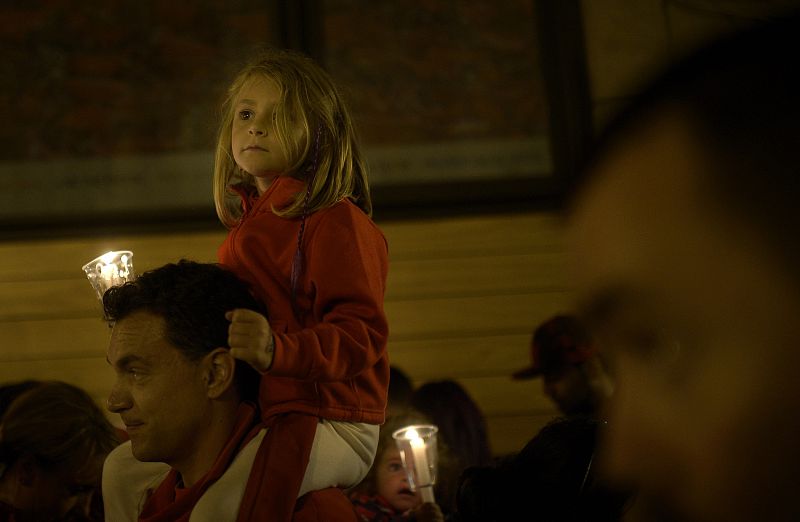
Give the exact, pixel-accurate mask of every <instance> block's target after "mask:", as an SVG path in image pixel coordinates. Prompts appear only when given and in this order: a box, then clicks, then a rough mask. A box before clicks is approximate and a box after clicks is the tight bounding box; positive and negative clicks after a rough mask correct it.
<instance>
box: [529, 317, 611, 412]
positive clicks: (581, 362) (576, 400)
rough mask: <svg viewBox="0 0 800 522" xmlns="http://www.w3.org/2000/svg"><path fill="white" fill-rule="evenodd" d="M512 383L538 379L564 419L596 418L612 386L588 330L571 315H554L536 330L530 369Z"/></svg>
mask: <svg viewBox="0 0 800 522" xmlns="http://www.w3.org/2000/svg"><path fill="white" fill-rule="evenodd" d="M513 377H514V378H515V379H532V378H535V377H541V378H542V387H543V389H544V393H545V395H547V396H548V397H549V398H550V399H551V400H552V401H553V402H554V403H555V404H556V406H558V409H559V410H560V411H561V413H563V414H564V415H589V416H596V415H597V413H598V410H599V409H600V406H601V405H602V403H603V401H604V400H605V399H606V398H607V397H608V396H609V395H611V392H612V388H613V386H612V384H611V380H610V378H609V377H608V375H607V373H606V371H605V368H604V366H603V363H602V361H601V360H600V356H599V355H598V352H597V347H596V344H595V343H594V341H593V340H592V337H591V335H590V334H589V330H588V329H587V328H586V326H585V325H584V324H583V322H582V321H581V320H580V319H579V318H578V317H576V316H574V315H566V314H561V315H555V316H553V317H551V318H550V319H548V320H547V321H545V322H543V323H542V324H540V325H539V326H537V327H536V330H534V332H533V338H532V340H531V365H530V366H529V367H527V368H524V369H522V370H519V371H517V372H514V375H513Z"/></svg>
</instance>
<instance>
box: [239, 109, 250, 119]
mask: <svg viewBox="0 0 800 522" xmlns="http://www.w3.org/2000/svg"><path fill="white" fill-rule="evenodd" d="M252 117H253V111H251V110H243V111H239V119H240V120H249V119H250V118H252Z"/></svg>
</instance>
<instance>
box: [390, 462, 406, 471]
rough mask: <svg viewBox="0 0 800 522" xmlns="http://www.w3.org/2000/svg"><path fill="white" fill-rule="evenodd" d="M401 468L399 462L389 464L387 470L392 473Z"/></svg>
mask: <svg viewBox="0 0 800 522" xmlns="http://www.w3.org/2000/svg"><path fill="white" fill-rule="evenodd" d="M401 469H403V466H401V465H400V464H389V471H391V472H392V473H394V472H396V471H400V470H401Z"/></svg>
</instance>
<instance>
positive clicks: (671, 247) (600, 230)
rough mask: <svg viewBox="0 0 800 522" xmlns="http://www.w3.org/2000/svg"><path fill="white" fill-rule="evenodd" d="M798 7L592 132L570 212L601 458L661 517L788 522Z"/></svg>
mask: <svg viewBox="0 0 800 522" xmlns="http://www.w3.org/2000/svg"><path fill="white" fill-rule="evenodd" d="M797 49H800V18H798V17H797V16H795V17H793V18H787V19H784V20H782V21H778V22H771V23H770V24H768V25H765V26H763V27H758V28H755V29H751V30H749V31H747V32H744V33H740V34H739V35H736V36H733V37H728V38H726V39H724V40H722V41H720V42H717V43H716V44H713V45H711V46H709V47H707V48H705V49H703V50H701V51H699V52H698V53H697V54H695V55H693V56H691V57H689V58H687V59H685V60H684V61H683V62H681V63H680V64H677V65H676V66H674V67H673V68H671V69H670V70H669V71H668V72H666V74H665V75H664V76H662V77H661V78H660V79H659V80H657V81H656V82H655V83H653V84H652V85H651V86H650V87H649V88H648V89H645V90H644V91H643V93H642V94H641V95H640V96H639V97H638V98H637V99H636V100H635V101H634V102H633V103H632V104H631V105H630V106H629V108H628V109H627V111H626V112H625V113H624V114H622V115H621V116H620V117H619V118H618V119H617V120H616V121H615V122H613V123H612V124H611V126H610V127H609V129H608V130H607V132H606V133H605V134H604V135H603V136H602V137H601V139H600V140H599V142H598V145H597V148H596V151H595V154H594V156H593V157H592V159H591V161H590V162H589V164H588V166H587V168H586V170H585V174H586V178H585V179H584V180H583V182H582V185H581V188H580V191H579V192H578V194H577V196H576V199H575V200H574V206H573V208H572V211H571V213H570V236H569V240H570V245H571V252H572V259H573V262H574V275H575V277H576V279H575V281H576V285H577V288H578V292H579V296H580V298H581V302H582V304H583V306H584V312H585V318H586V319H587V320H588V321H589V322H590V325H591V326H592V327H593V333H594V334H595V335H596V338H597V339H598V341H599V342H600V344H601V345H602V346H603V349H604V353H609V352H610V354H611V355H612V359H613V366H614V375H615V384H616V389H615V394H614V398H613V399H612V401H611V404H610V408H609V418H608V421H609V425H608V437H607V440H606V444H605V452H604V455H603V458H602V464H603V465H604V466H605V468H606V469H607V470H608V472H610V473H611V474H612V475H613V476H615V477H616V478H618V479H620V480H623V481H628V482H633V483H636V484H637V485H638V486H639V487H640V491H641V493H640V495H641V498H642V502H643V503H646V504H648V505H650V506H654V511H658V512H659V513H660V515H661V516H662V517H663V518H664V519H665V520H667V519H682V520H684V519H689V520H727V521H731V520H771V521H777V520H797V519H799V518H800V504H798V503H797V501H796V498H795V497H796V494H797V492H798V491H800V473H798V471H797V469H796V468H797V465H798V463H800V415H798V413H797V409H798V406H800V378H798V368H800V239H798V238H800V60H798V59H797V56H796V52H797V51H796V50H797Z"/></svg>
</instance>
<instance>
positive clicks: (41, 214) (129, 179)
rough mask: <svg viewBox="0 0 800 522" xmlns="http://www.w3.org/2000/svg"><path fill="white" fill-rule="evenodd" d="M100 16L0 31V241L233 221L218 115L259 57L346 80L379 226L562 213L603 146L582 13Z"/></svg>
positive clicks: (537, 9) (337, 10) (342, 0)
mask: <svg viewBox="0 0 800 522" xmlns="http://www.w3.org/2000/svg"><path fill="white" fill-rule="evenodd" d="M95 1H97V2H99V0H95ZM91 3H92V2H88V3H87V5H86V6H84V8H83V9H84V11H79V12H66V11H63V12H57V13H52V12H51V13H48V20H51V22H50V24H51V25H47V24H42V25H41V26H40V27H38V29H37V28H31V26H30V24H29V25H28V26H27V27H28V29H27V31H29V32H28V33H26V34H19V35H13V34H12V35H5V36H2V37H0V38H3V39H6V40H7V41H6V47H7V48H11V49H12V55H11V60H10V61H9V62H8V63H9V65H8V67H9V68H11V69H12V70H13V72H14V78H15V82H14V83H13V84H12V86H11V91H10V92H9V93H7V95H8V98H9V99H10V100H17V103H15V104H12V105H11V106H10V107H9V109H8V110H9V111H10V114H9V115H8V118H7V120H8V121H15V122H18V123H17V124H16V125H15V126H9V127H7V128H6V130H5V131H4V132H5V134H4V136H2V139H0V143H4V145H0V237H5V238H9V237H34V236H53V235H76V234H81V235H86V234H102V233H105V232H108V231H114V232H119V231H121V230H151V229H159V228H161V229H175V228H176V227H209V226H218V222H217V219H216V215H215V212H214V207H213V201H212V199H211V168H212V165H213V146H214V132H215V129H216V124H217V122H216V118H217V116H218V115H217V113H216V110H217V109H216V108H217V106H218V104H219V100H220V97H221V96H222V94H223V91H224V88H225V84H226V82H227V80H228V79H229V78H230V77H231V76H232V75H233V74H234V72H235V70H236V69H237V68H238V66H239V65H240V64H241V62H242V61H243V60H244V59H245V58H246V55H247V54H248V53H249V52H250V51H252V49H255V48H257V47H259V46H280V47H287V48H293V49H297V50H300V51H302V52H304V53H306V54H308V55H310V56H311V57H312V58H314V59H316V60H317V61H319V62H320V63H321V65H322V66H323V67H325V68H326V69H328V71H329V72H330V73H331V75H332V76H333V77H334V79H335V80H336V81H337V83H339V84H340V85H341V86H342V89H343V91H344V94H345V98H346V99H347V100H348V101H349V102H350V105H351V108H352V110H353V112H354V114H355V117H356V124H357V125H358V126H359V130H360V131H361V136H362V141H363V145H364V151H365V156H366V159H367V162H368V165H369V167H370V176H371V186H372V191H373V202H374V208H375V218H376V219H406V218H417V217H424V216H431V215H446V214H453V213H461V214H463V213H475V212H487V211H498V210H502V211H507V210H518V209H521V210H530V209H537V208H552V207H553V206H555V205H558V204H559V201H560V200H561V198H562V197H563V195H564V193H565V190H566V187H567V186H568V184H569V181H570V179H571V178H572V177H573V176H574V173H575V170H576V165H577V162H578V160H579V158H580V157H581V154H582V152H583V149H584V147H585V145H586V142H587V140H588V137H589V135H590V133H591V107H590V101H589V95H588V81H587V72H586V65H585V55H584V49H583V32H582V24H581V16H580V2H578V1H577V0H563V1H559V2H552V1H547V0H535V1H529V0H509V1H507V2H501V3H496V4H488V3H485V2H460V3H451V2H441V3H439V4H437V3H435V2H434V3H424V4H417V3H415V2H392V3H377V2H376V3H372V2H369V3H364V2H357V1H351V0H295V1H292V2H283V1H279V0H272V1H263V0H258V1H257V0H236V1H234V2H227V3H219V2H213V1H211V0H205V1H199V2H196V3H193V4H192V5H191V6H183V7H181V9H182V10H184V11H183V12H182V13H181V16H182V18H180V17H174V16H171V15H170V13H169V12H158V10H159V9H167V10H169V9H170V8H169V7H163V3H161V2H155V1H153V2H138V3H137V6H139V7H138V8H137V9H135V10H133V11H129V12H124V13H123V12H121V11H120V12H112V11H109V10H108V8H103V7H102V5H104V4H102V2H100V3H99V4H98V5H97V6H94V8H93V7H92V5H90V4H91ZM95 8H96V9H95ZM43 9H44V7H43ZM186 9H188V10H189V11H188V12H186V11H185V10H186ZM371 10H372V11H371ZM515 13H518V14H519V15H518V16H517V15H515ZM365 16H366V18H365ZM87 17H88V18H87ZM348 17H349V18H348ZM84 19H85V20H84ZM81 20H83V22H80V21H81ZM179 20H184V22H180V21H179ZM186 20H188V21H189V22H191V23H189V22H187V21H186ZM511 22H513V23H511ZM80 23H86V24H89V25H86V27H83V29H82V28H81V26H80ZM52 24H58V25H52ZM109 24H113V25H114V27H116V31H117V33H118V34H117V35H116V36H115V35H109V33H108V32H107V31H103V30H102V27H104V26H106V25H109ZM126 24H127V25H126ZM381 24H383V25H381ZM470 24H474V27H473V26H472V25H470ZM509 27H510V28H511V29H513V30H514V31H515V32H514V33H513V34H512V33H511V32H510V31H511V29H509ZM21 30H22V29H21ZM82 31H83V32H82ZM359 31H361V33H359ZM459 31H461V32H460V33H459ZM504 31H505V32H504ZM84 33H85V34H84ZM234 36H235V38H234ZM36 38H39V39H41V42H40V45H39V46H38V47H37V48H36V51H35V53H34V56H31V52H30V50H29V49H28V48H27V47H26V45H27V44H24V42H26V41H29V40H31V39H36ZM126 38H127V39H126ZM131 38H133V41H135V42H136V44H131V43H129V42H130V41H132V40H131ZM15 39H16V40H15ZM104 39H105V40H104ZM143 42H144V43H143ZM232 42H235V43H232ZM359 42H361V44H359ZM381 45H383V46H384V47H383V48H381ZM509 49H511V51H512V52H509ZM528 57H530V58H531V59H530V60H527V58H528ZM437 60H438V61H437ZM459 60H460V61H459ZM470 60H472V62H470ZM528 61H530V62H532V63H528ZM445 65H447V67H445ZM526 82H527V83H526ZM467 84H469V85H467ZM62 91H64V92H65V93H66V94H65V93H62ZM405 91H413V93H411V95H409V93H408V92H405ZM54 92H58V93H61V94H59V95H58V96H56V97H55V100H53V99H51V98H53V95H52V93H54ZM381 97H383V98H384V99H383V100H381V99H380V98H381ZM454 100H457V103H456V102H454ZM526 111H527V112H526ZM526 114H528V115H532V117H530V118H527V120H529V121H526ZM401 120H402V125H401V124H400V123H401ZM176 122H177V123H176ZM531 122H533V123H531Z"/></svg>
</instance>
